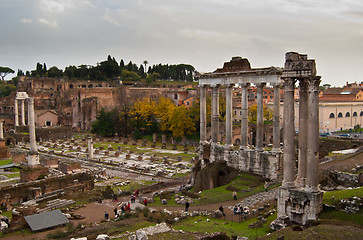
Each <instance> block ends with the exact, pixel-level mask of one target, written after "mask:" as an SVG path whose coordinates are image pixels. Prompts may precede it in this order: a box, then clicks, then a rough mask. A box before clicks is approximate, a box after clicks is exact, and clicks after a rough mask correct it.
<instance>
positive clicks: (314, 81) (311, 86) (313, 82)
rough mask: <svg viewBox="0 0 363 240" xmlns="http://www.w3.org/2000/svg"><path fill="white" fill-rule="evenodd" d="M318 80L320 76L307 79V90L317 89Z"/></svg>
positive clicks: (313, 90)
mask: <svg viewBox="0 0 363 240" xmlns="http://www.w3.org/2000/svg"><path fill="white" fill-rule="evenodd" d="M320 82H321V80H320V76H316V77H313V78H311V79H309V92H315V91H319V85H320Z"/></svg>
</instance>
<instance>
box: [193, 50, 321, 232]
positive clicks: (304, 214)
mask: <svg viewBox="0 0 363 240" xmlns="http://www.w3.org/2000/svg"><path fill="white" fill-rule="evenodd" d="M296 81H299V84H300V104H299V112H300V114H299V116H300V117H299V130H300V131H299V133H300V134H299V157H298V165H299V166H298V173H297V177H296V179H294V176H295V149H294V148H295V146H294V138H295V129H294V86H295V82H296ZM282 82H283V86H284V88H285V92H284V122H283V126H284V127H283V129H284V131H283V139H284V145H283V146H284V147H283V151H281V149H280V122H279V111H280V100H279V99H280V95H279V88H280V85H281V84H282ZM319 83H320V77H319V76H316V68H315V60H309V59H307V55H302V54H298V53H295V52H289V53H286V62H285V67H284V69H281V68H276V67H269V68H255V69H252V68H251V67H250V64H249V62H248V60H247V59H242V58H240V57H235V58H232V60H231V61H230V62H227V63H225V64H224V67H223V68H222V69H217V70H216V71H214V72H212V73H206V74H202V75H200V80H199V86H200V106H201V107H200V119H201V120H200V159H201V161H202V162H201V165H202V167H205V166H206V165H208V164H209V163H212V162H215V161H225V162H226V163H227V165H229V166H232V167H235V168H237V169H239V170H243V171H250V172H253V173H256V174H259V175H262V176H264V177H266V178H269V179H272V180H275V179H280V178H281V177H282V176H283V183H282V186H281V187H280V189H279V197H278V219H277V222H278V221H280V220H281V219H285V220H286V219H287V218H288V219H289V220H290V221H292V222H296V223H299V224H303V225H305V224H306V223H307V221H309V220H315V219H316V218H317V214H318V213H319V212H320V211H321V210H322V192H321V191H320V190H319V188H318V160H319V152H318V150H319V149H318V148H319V142H318V141H319V111H318V106H319V94H318V89H319ZM249 84H254V85H255V86H257V133H256V142H255V148H251V147H250V146H248V144H247V136H248V132H247V126H248V125H247V124H248V116H247V111H248V105H247V87H248V86H249ZM266 84H270V85H272V86H273V87H274V94H275V96H274V105H273V106H274V109H273V110H274V116H273V149H272V151H265V150H264V142H263V140H264V136H263V101H262V98H263V87H264V86H265V85H266ZM236 85H238V86H240V87H241V88H242V108H241V110H242V111H241V113H242V121H241V144H240V148H239V150H238V151H234V150H233V148H232V140H231V138H232V137H231V136H232V104H231V102H232V100H231V99H232V98H231V95H232V94H231V92H232V88H233V87H234V86H236ZM223 86H224V87H225V91H226V140H225V145H221V144H220V142H219V141H220V138H219V109H218V107H219V105H218V102H219V99H218V98H219V93H218V91H219V88H220V87H223ZM207 87H211V88H212V93H211V95H212V113H211V140H210V141H207V132H206V89H207ZM308 106H309V108H308ZM282 159H283V165H282Z"/></svg>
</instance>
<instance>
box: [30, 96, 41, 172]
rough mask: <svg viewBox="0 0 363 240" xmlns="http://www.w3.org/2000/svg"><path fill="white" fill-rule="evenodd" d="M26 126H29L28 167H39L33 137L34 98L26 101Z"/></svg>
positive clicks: (34, 138)
mask: <svg viewBox="0 0 363 240" xmlns="http://www.w3.org/2000/svg"><path fill="white" fill-rule="evenodd" d="M28 125H29V139H30V151H29V154H28V165H29V166H35V165H39V164H40V163H39V154H38V150H37V145H36V137H35V119H34V98H33V97H30V98H29V100H28Z"/></svg>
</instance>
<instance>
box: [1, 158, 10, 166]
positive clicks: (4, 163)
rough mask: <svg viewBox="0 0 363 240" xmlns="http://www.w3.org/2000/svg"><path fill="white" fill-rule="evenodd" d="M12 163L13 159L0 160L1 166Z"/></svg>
mask: <svg viewBox="0 0 363 240" xmlns="http://www.w3.org/2000/svg"><path fill="white" fill-rule="evenodd" d="M10 163H12V160H11V159H3V160H0V166H4V165H8V164H10Z"/></svg>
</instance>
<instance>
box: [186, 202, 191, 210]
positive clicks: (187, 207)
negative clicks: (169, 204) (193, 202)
mask: <svg viewBox="0 0 363 240" xmlns="http://www.w3.org/2000/svg"><path fill="white" fill-rule="evenodd" d="M189 206H190V203H189V201H186V202H185V211H186V212H188V209H189Z"/></svg>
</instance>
